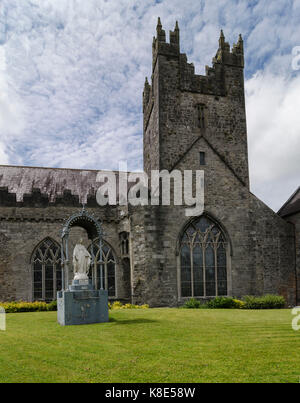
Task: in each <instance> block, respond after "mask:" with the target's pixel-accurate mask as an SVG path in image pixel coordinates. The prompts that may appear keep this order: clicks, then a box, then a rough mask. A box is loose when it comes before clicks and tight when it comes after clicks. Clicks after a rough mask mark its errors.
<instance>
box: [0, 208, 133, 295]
mask: <svg viewBox="0 0 300 403" xmlns="http://www.w3.org/2000/svg"><path fill="white" fill-rule="evenodd" d="M78 211H79V210H78V208H74V207H73V208H72V207H60V208H59V207H47V208H7V207H2V208H0V218H1V223H0V243H1V244H0V246H1V249H0V301H1V300H2V301H8V300H26V301H31V300H32V296H33V289H32V286H33V285H32V284H33V280H32V266H31V256H32V253H33V251H34V249H35V247H36V246H37V245H38V244H39V243H40V242H41V241H42V240H43V239H45V238H46V237H50V238H52V239H54V240H55V241H57V242H58V243H59V244H60V235H61V230H62V226H63V222H64V220H65V219H66V218H68V217H69V216H70V215H72V214H73V213H75V212H78ZM89 212H91V213H94V214H95V216H96V217H98V218H99V219H101V220H102V221H103V230H104V234H105V235H104V240H105V242H107V243H108V244H109V245H110V246H111V247H112V248H113V251H114V253H115V256H116V260H117V267H116V284H117V296H116V299H119V300H123V301H130V290H129V289H128V282H129V281H130V279H129V278H128V277H130V271H128V264H127V266H126V268H125V270H124V265H123V261H122V256H121V251H120V244H119V225H120V227H121V229H123V228H124V225H125V224H124V221H126V220H128V219H127V218H126V217H123V219H120V217H119V216H118V211H117V209H114V208H111V209H110V215H109V216H107V215H106V214H105V213H106V208H103V209H101V208H100V207H98V208H94V209H89ZM81 237H82V238H83V239H84V242H85V244H86V246H88V245H89V244H90V240H88V239H87V235H86V232H85V230H83V229H82V228H77V227H74V228H72V230H71V233H70V239H69V245H70V252H71V254H72V250H73V248H74V246H75V244H76V242H78V241H79V239H80V238H81ZM71 280H72V273H71V272H70V273H69V282H71Z"/></svg>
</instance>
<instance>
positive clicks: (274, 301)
mask: <svg viewBox="0 0 300 403" xmlns="http://www.w3.org/2000/svg"><path fill="white" fill-rule="evenodd" d="M243 301H244V303H245V304H244V307H243V308H245V309H280V308H284V306H285V304H286V302H285V299H284V297H282V296H280V295H271V294H269V295H264V296H262V297H254V296H252V295H248V296H246V297H244V298H243Z"/></svg>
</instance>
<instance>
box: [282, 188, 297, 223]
mask: <svg viewBox="0 0 300 403" xmlns="http://www.w3.org/2000/svg"><path fill="white" fill-rule="evenodd" d="M299 212H300V186H299V187H298V189H297V190H296V191H295V192H294V193H293V194H292V196H291V197H290V198H289V199H288V200H287V201H286V202H285V203H284V205H283V206H282V207H281V208H280V209H279V210H278V212H277V214H279V215H280V216H281V217H286V216H288V215H292V214H296V213H299Z"/></svg>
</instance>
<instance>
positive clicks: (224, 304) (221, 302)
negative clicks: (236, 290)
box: [206, 297, 240, 309]
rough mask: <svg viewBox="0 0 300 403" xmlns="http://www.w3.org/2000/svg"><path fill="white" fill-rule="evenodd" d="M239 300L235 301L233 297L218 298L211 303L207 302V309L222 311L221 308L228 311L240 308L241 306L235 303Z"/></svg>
mask: <svg viewBox="0 0 300 403" xmlns="http://www.w3.org/2000/svg"><path fill="white" fill-rule="evenodd" d="M235 301H237V300H234V299H233V298H231V297H216V298H214V299H212V300H210V301H208V302H207V304H206V307H207V308H213V309H220V308H226V309H231V308H240V304H239V303H237V302H235Z"/></svg>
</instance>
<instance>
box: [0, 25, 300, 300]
mask: <svg viewBox="0 0 300 403" xmlns="http://www.w3.org/2000/svg"><path fill="white" fill-rule="evenodd" d="M152 55H153V58H152V77H151V80H150V82H148V80H147V79H146V82H145V86H144V91H143V114H144V122H143V125H144V150H143V151H144V171H145V172H146V173H147V174H148V175H149V176H150V175H151V171H152V170H159V171H162V170H168V171H169V172H172V171H174V170H176V171H179V172H183V171H186V170H189V171H192V172H193V173H194V174H195V172H196V171H199V170H202V171H203V172H204V191H205V192H204V212H203V214H201V215H200V216H195V217H187V215H186V207H187V206H186V205H184V204H183V205H175V203H174V202H173V199H172V197H171V205H161V204H160V205H150V204H149V205H144V206H143V205H140V206H132V205H130V204H129V205H128V206H122V205H118V204H117V205H116V206H104V207H101V206H99V205H98V204H97V201H96V191H97V189H98V187H99V183H97V173H98V171H93V170H75V169H58V168H32V167H13V166H1V167H0V300H14V299H18V300H20V299H23V300H36V299H39V300H51V299H55V296H56V291H58V290H60V288H61V283H62V281H61V278H62V277H61V276H62V270H61V266H60V236H61V229H62V225H63V223H64V220H65V219H66V218H67V217H69V216H70V215H72V214H74V213H76V212H78V211H80V209H81V208H82V205H81V203H85V208H86V210H87V211H88V213H89V214H93V215H94V217H96V218H97V219H98V220H99V222H101V224H102V227H103V231H104V240H103V242H104V243H103V244H104V248H103V258H102V261H101V262H100V261H99V259H100V258H99V256H100V254H99V250H98V251H97V248H96V245H94V246H95V254H96V255H95V263H94V264H95V270H100V266H101V265H102V267H104V279H103V280H104V281H103V282H104V285H105V288H107V289H108V291H109V298H110V299H111V300H114V299H117V300H121V301H124V302H125V301H128V302H133V303H148V304H150V305H151V306H178V305H181V304H183V303H184V301H185V300H186V299H189V298H191V297H195V298H198V299H201V300H207V299H208V298H211V297H214V296H226V295H230V296H235V297H242V296H244V295H263V294H266V293H273V294H280V295H283V296H284V297H285V298H286V300H287V302H288V304H290V305H295V304H296V303H297V301H298V302H300V301H299V291H297V281H298V284H300V278H299V273H300V266H299V263H300V260H299V259H298V258H297V259H296V256H299V255H300V252H299V242H298V241H296V239H297V240H298V239H299V236H300V234H298V232H299V225H297V226H295V223H294V222H293V221H292V220H287V219H285V218H286V217H287V216H289V217H290V215H285V214H281V216H280V215H278V214H276V213H274V212H273V210H271V209H270V208H268V207H267V206H266V205H265V204H264V203H263V202H261V201H260V200H259V199H257V198H256V197H255V196H254V195H253V194H252V193H251V192H250V190H249V174H248V152H247V128H246V113H245V98H244V72H243V69H244V47H243V40H242V38H241V36H240V37H239V38H238V41H237V44H235V45H233V47H232V48H230V45H229V44H228V43H227V42H226V41H225V38H224V35H223V32H221V35H220V39H219V46H218V49H217V52H216V55H215V57H214V58H213V61H212V67H206V74H205V75H196V74H195V72H194V66H193V64H191V63H188V62H187V57H186V55H185V54H184V53H181V52H180V35H179V27H178V24H177V23H176V26H175V29H174V31H173V32H172V31H171V32H170V40H169V42H167V40H166V34H165V31H164V30H163V28H162V25H161V22H160V20H158V24H157V32H156V37H154V39H153V44H152ZM130 186H132V183H130V182H128V187H130ZM285 210H286V209H285ZM293 211H294V210H293ZM297 211H298V210H297ZM297 211H296V213H297ZM296 213H293V214H294V215H293V217H296V218H297V217H298V215H297V214H296ZM295 214H296V215H295ZM295 220H296V219H295V218H294V221H295ZM288 221H291V222H288ZM73 230H74V232H73V233H72V235H71V246H72V245H73V246H74V244H75V243H76V242H77V241H78V238H81V237H84V236H86V234H85V231H84V228H81V227H78V228H74V229H72V231H73ZM295 234H296V236H295ZM84 242H85V244H86V247H87V248H91V240H90V239H88V237H87V236H86V237H85V238H84ZM297 273H298V274H297ZM65 274H66V273H65ZM69 276H71V274H70V273H69Z"/></svg>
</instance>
